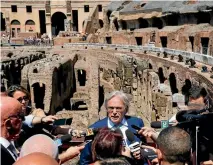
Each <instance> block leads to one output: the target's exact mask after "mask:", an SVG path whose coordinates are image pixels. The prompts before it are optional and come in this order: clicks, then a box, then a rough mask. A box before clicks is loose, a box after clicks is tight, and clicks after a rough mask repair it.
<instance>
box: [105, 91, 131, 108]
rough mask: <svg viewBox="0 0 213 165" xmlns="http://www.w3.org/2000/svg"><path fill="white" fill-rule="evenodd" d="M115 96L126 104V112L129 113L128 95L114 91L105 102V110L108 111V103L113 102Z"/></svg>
mask: <svg viewBox="0 0 213 165" xmlns="http://www.w3.org/2000/svg"><path fill="white" fill-rule="evenodd" d="M115 96H118V97H120V99H121V101H122V102H123V104H124V107H125V110H126V112H128V110H129V99H128V97H127V95H126V94H125V93H124V92H122V91H113V92H111V93H110V94H109V95H108V96H107V97H106V99H105V102H104V105H105V108H106V109H107V106H108V105H107V104H108V101H109V100H111V99H112V98H113V97H115Z"/></svg>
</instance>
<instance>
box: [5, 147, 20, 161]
mask: <svg viewBox="0 0 213 165" xmlns="http://www.w3.org/2000/svg"><path fill="white" fill-rule="evenodd" d="M7 149H8V150H10V152H12V154H13V156H14V158H15V159H17V158H18V154H17V153H16V149H15V147H14V146H13V145H12V144H10V145H9V146H8V147H7Z"/></svg>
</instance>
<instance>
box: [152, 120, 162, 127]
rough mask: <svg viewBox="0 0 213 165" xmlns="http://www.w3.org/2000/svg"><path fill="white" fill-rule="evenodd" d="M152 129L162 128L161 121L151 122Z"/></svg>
mask: <svg viewBox="0 0 213 165" xmlns="http://www.w3.org/2000/svg"><path fill="white" fill-rule="evenodd" d="M151 127H152V128H161V121H153V122H151Z"/></svg>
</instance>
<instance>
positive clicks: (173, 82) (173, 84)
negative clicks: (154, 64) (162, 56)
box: [169, 73, 178, 94]
mask: <svg viewBox="0 0 213 165" xmlns="http://www.w3.org/2000/svg"><path fill="white" fill-rule="evenodd" d="M169 83H170V88H171V91H172V94H175V93H178V89H177V81H176V77H175V74H174V73H171V74H170V75H169Z"/></svg>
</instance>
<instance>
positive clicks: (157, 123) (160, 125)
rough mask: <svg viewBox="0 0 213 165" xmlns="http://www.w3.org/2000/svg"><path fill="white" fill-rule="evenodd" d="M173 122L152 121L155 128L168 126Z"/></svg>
mask: <svg viewBox="0 0 213 165" xmlns="http://www.w3.org/2000/svg"><path fill="white" fill-rule="evenodd" d="M172 124H174V122H168V121H165V120H163V121H153V122H151V127H152V128H155V129H159V128H166V127H168V126H172Z"/></svg>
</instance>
